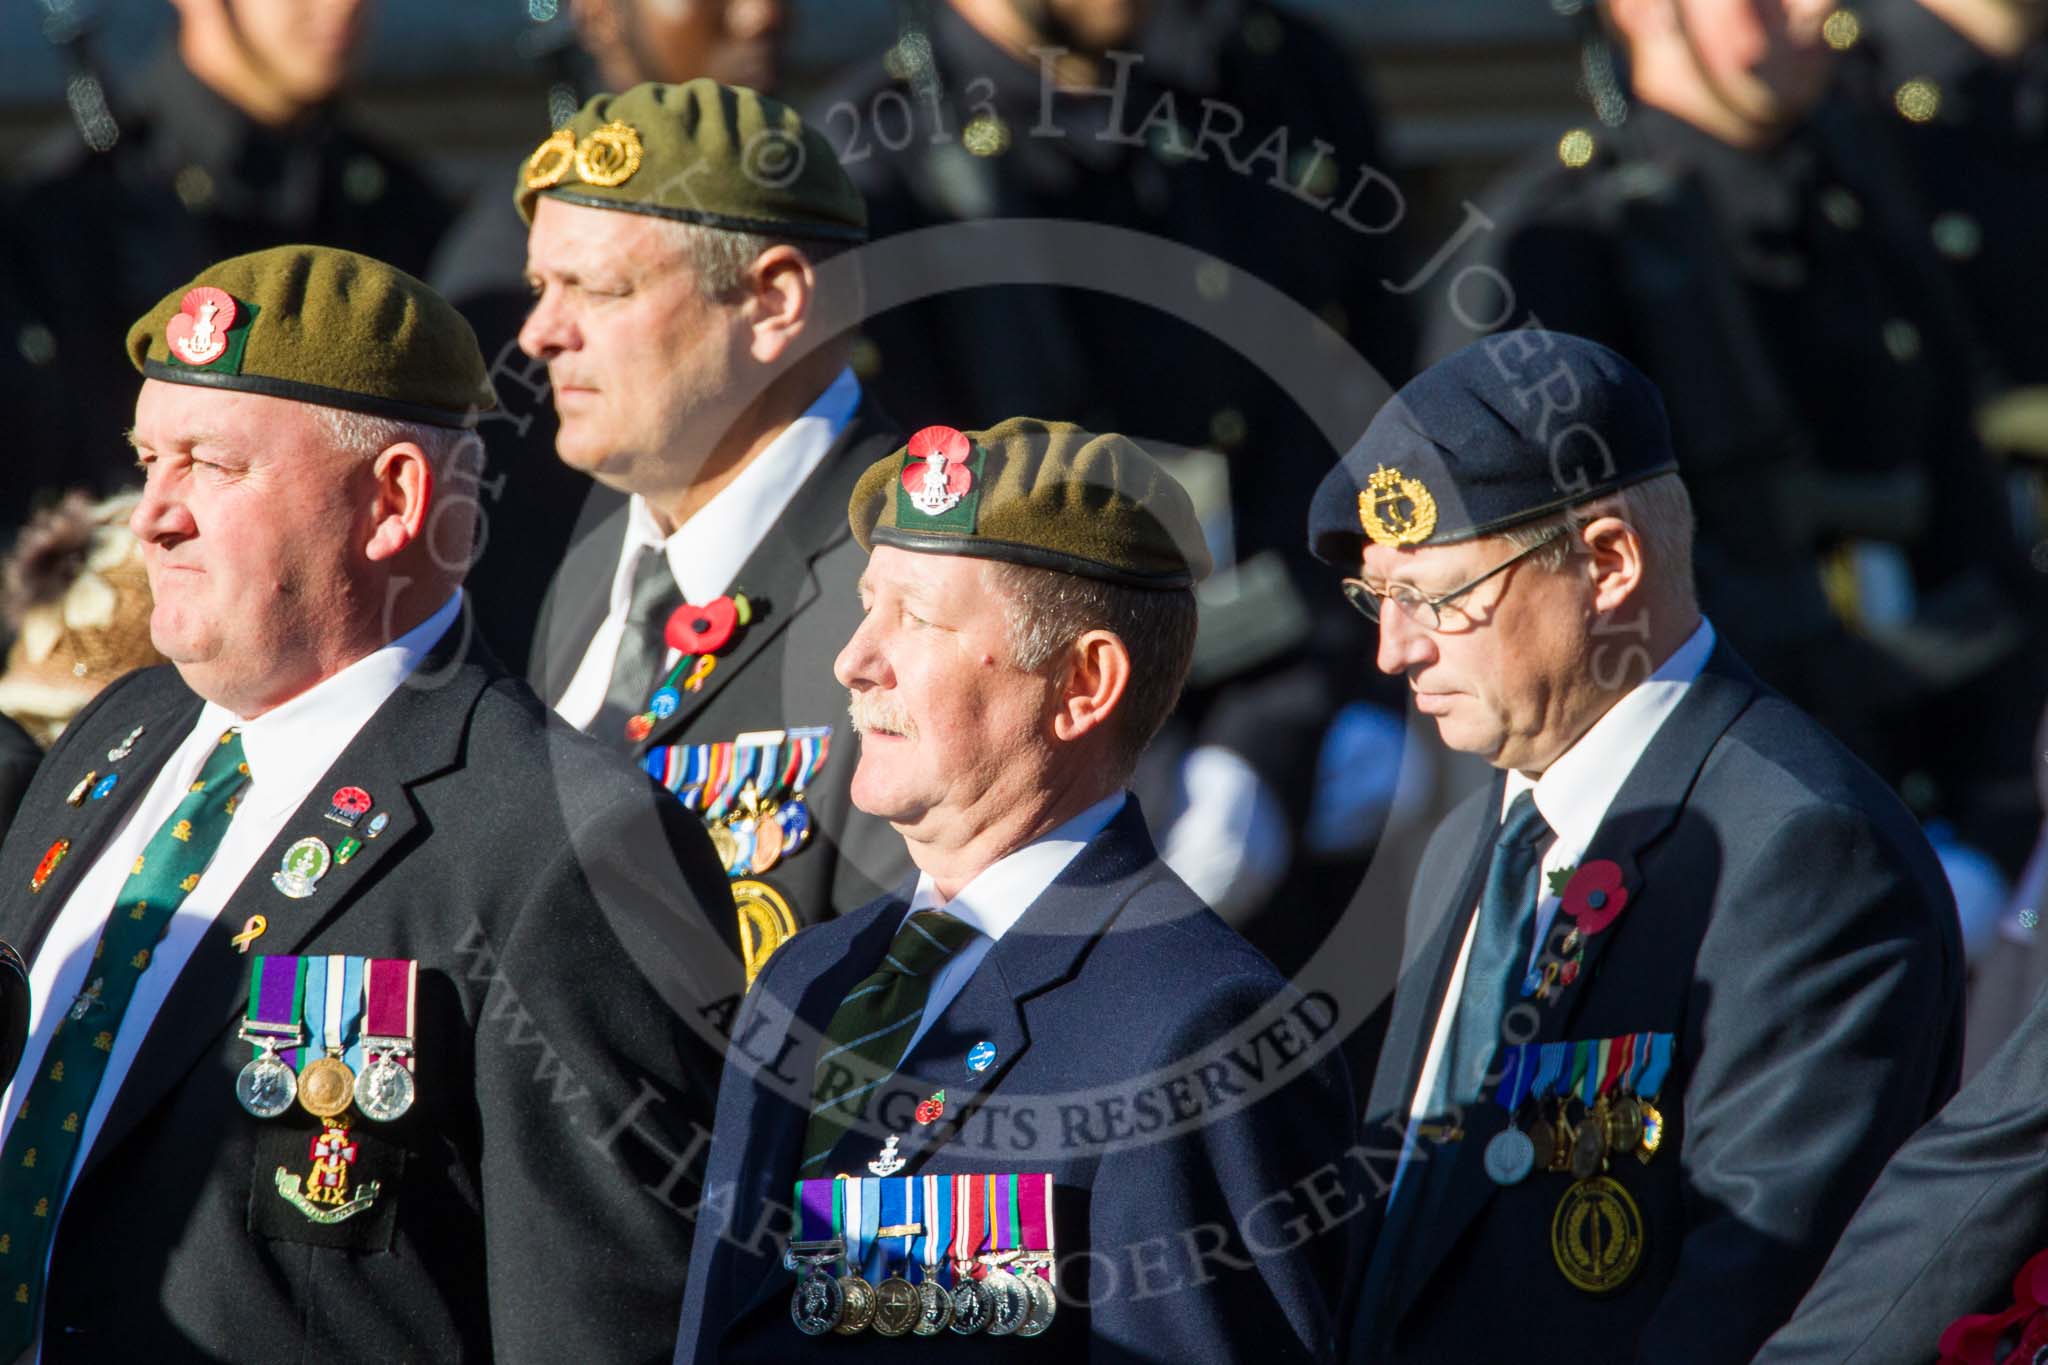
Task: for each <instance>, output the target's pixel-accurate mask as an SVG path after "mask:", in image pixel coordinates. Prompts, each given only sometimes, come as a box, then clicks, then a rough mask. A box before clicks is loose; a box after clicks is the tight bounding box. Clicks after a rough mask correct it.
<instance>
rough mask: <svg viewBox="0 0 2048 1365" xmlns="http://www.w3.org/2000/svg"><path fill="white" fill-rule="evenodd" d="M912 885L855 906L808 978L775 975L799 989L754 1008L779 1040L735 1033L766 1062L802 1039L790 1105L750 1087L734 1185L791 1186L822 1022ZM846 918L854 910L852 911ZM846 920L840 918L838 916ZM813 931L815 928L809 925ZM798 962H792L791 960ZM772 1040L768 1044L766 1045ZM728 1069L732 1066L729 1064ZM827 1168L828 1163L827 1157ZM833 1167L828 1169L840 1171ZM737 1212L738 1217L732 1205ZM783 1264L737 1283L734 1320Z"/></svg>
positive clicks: (759, 1086)
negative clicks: (777, 1030) (797, 1088)
mask: <svg viewBox="0 0 2048 1365" xmlns="http://www.w3.org/2000/svg"><path fill="white" fill-rule="evenodd" d="M916 885H917V883H916V882H915V881H914V880H913V881H911V882H909V883H907V884H906V885H905V886H903V887H902V888H900V889H899V891H898V893H897V894H896V895H893V896H891V897H889V898H888V899H887V900H885V901H882V902H879V903H878V904H877V905H876V906H874V907H873V908H871V909H868V910H861V911H857V912H856V916H857V915H867V916H869V919H868V921H867V922H866V923H865V924H860V925H856V926H853V933H852V937H851V938H850V939H848V940H847V943H846V947H845V949H844V951H843V952H841V953H840V954H839V955H838V956H837V957H834V958H831V959H829V960H828V961H827V962H826V963H825V964H824V965H823V967H822V969H821V970H819V971H817V972H816V974H815V975H812V976H811V977H810V978H809V979H808V980H805V979H804V978H803V974H802V973H801V972H795V971H784V972H782V973H779V974H778V975H780V976H784V977H788V978H789V979H790V980H791V981H792V982H793V983H794V984H795V985H796V995H795V998H794V999H791V1000H780V1001H778V1004H779V1008H772V1009H771V1008H767V1007H765V1002H764V1008H762V1009H759V1010H757V1011H756V1013H757V1016H760V1017H766V1018H770V1019H772V1018H774V1017H777V1016H779V1017H780V1018H781V1019H782V1020H783V1021H784V1024H785V1027H784V1029H783V1031H782V1037H781V1038H780V1039H775V1040H768V1039H758V1038H753V1037H739V1038H735V1039H734V1040H733V1046H734V1047H735V1048H737V1049H741V1050H743V1051H744V1052H745V1054H746V1055H747V1056H748V1057H749V1058H751V1059H754V1060H756V1061H758V1062H760V1063H762V1064H763V1065H767V1064H770V1063H771V1062H772V1061H773V1059H774V1058H775V1057H777V1056H778V1055H779V1054H780V1051H781V1047H782V1046H783V1044H784V1042H785V1041H786V1039H787V1038H788V1036H789V1035H790V1034H791V1033H795V1034H798V1035H799V1036H801V1037H802V1039H803V1042H802V1043H801V1044H800V1045H799V1046H797V1047H795V1048H792V1049H791V1050H790V1053H789V1061H788V1067H789V1069H788V1071H787V1072H786V1073H785V1074H786V1075H789V1076H794V1077H796V1078H797V1079H798V1080H799V1081H801V1082H802V1084H803V1087H804V1089H803V1094H802V1095H801V1096H799V1097H798V1098H797V1100H796V1102H794V1103H792V1102H790V1100H789V1099H787V1098H786V1097H785V1096H783V1095H781V1094H778V1093H775V1088H774V1083H773V1082H771V1081H758V1082H756V1085H755V1091H754V1095H755V1107H754V1113H755V1115H756V1117H757V1119H758V1120H759V1121H757V1122H755V1123H753V1124H751V1125H749V1127H748V1129H747V1130H746V1131H748V1132H749V1133H750V1135H751V1137H750V1141H749V1147H750V1150H749V1151H748V1152H747V1154H746V1156H745V1158H744V1160H745V1163H746V1165H747V1166H748V1167H750V1168H751V1169H752V1170H754V1171H756V1172H758V1173H759V1178H758V1179H753V1180H749V1179H746V1178H744V1177H743V1178H741V1179H740V1180H738V1181H736V1182H735V1186H734V1187H735V1189H737V1190H741V1191H746V1190H758V1191H760V1193H762V1194H763V1195H764V1196H765V1197H768V1198H772V1199H780V1198H782V1197H783V1196H784V1195H786V1194H787V1193H788V1191H789V1189H790V1182H791V1181H792V1179H793V1178H794V1177H793V1175H792V1172H794V1171H795V1170H796V1166H797V1162H798V1161H800V1160H801V1159H802V1155H803V1154H802V1147H803V1140H804V1130H805V1128H806V1127H807V1126H808V1125H809V1123H810V1104H809V1095H810V1087H811V1083H812V1078H813V1077H814V1076H815V1075H816V1074H817V1070H818V1053H819V1052H820V1051H821V1050H822V1047H823V1042H824V1036H825V1029H826V1026H827V1025H829V1024H830V1023H831V1022H832V1015H833V1012H834V1011H836V1010H837V1009H838V1008H839V1002H840V1001H842V1000H844V999H845V998H846V996H847V993H848V992H850V991H851V990H852V989H853V988H854V986H855V985H856V984H858V983H859V981H860V980H861V978H862V977H864V976H866V975H868V974H869V973H870V972H872V971H874V970H875V967H876V965H877V964H879V963H880V962H881V960H882V955H883V954H884V953H886V952H888V951H889V940H890V939H892V938H894V937H895V936H896V928H897V926H898V925H899V924H900V923H901V922H902V919H903V911H904V910H905V908H907V907H908V906H909V904H910V897H911V893H912V891H913V890H914V889H915V887H916ZM848 918H849V919H852V918H855V916H849V917H848ZM842 922H844V921H842ZM810 932H811V933H814V934H815V933H817V931H816V930H812V931H810ZM803 937H804V936H803V935H799V936H798V937H797V938H796V939H794V940H792V941H791V942H790V943H788V944H786V945H784V946H783V947H782V948H780V949H778V950H777V951H778V952H779V953H788V952H790V951H791V950H792V949H794V948H796V947H797V946H798V945H800V944H802V943H803ZM795 965H796V964H795V963H794V962H792V963H791V964H790V966H792V967H794V966H795ZM771 1042H773V1044H774V1045H773V1046H770V1043H771ZM727 1069H728V1071H730V1069H731V1063H730V1062H728V1064H727ZM764 1134H765V1135H766V1140H765V1142H762V1143H761V1145H760V1146H759V1147H758V1148H754V1146H753V1144H754V1142H755V1141H759V1140H760V1139H761V1138H762V1137H763V1135H764ZM826 1164H827V1165H828V1166H831V1162H830V1161H829V1160H828V1161H827V1162H826ZM838 1169H839V1168H838V1167H832V1170H833V1171H837V1170H838ZM734 1217H735V1218H736V1219H737V1218H739V1217H741V1214H740V1211H738V1210H735V1211H734ZM781 1270H782V1266H781V1263H780V1262H779V1261H775V1260H773V1259H772V1258H771V1259H769V1260H767V1261H766V1263H765V1264H763V1265H762V1266H761V1268H760V1278H759V1279H758V1281H756V1282H754V1283H752V1284H748V1283H746V1282H745V1281H744V1280H741V1281H740V1282H739V1283H738V1284H737V1285H735V1288H737V1289H741V1290H743V1291H745V1298H746V1301H747V1308H746V1309H745V1310H744V1311H743V1312H741V1313H736V1314H734V1315H733V1317H732V1319H731V1320H732V1321H734V1322H737V1321H738V1320H739V1319H740V1318H741V1317H744V1316H745V1315H746V1313H749V1312H752V1311H753V1310H754V1308H756V1307H758V1306H759V1305H760V1304H761V1303H762V1302H764V1301H765V1300H767V1299H768V1298H769V1297H770V1296H771V1295H773V1294H774V1292H775V1291H776V1290H777V1289H778V1288H780V1287H781V1286H782V1279H781Z"/></svg>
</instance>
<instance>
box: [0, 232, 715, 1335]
mask: <svg viewBox="0 0 2048 1365" xmlns="http://www.w3.org/2000/svg"><path fill="white" fill-rule="evenodd" d="M128 354H129V357H130V359H131V360H132V361H133V363H134V365H135V368H136V369H137V370H139V371H140V372H141V373H142V375H143V384H142V390H141V394H140V396H139V398H138V399H137V402H136V407H135V424H134V428H133V430H132V433H131V439H132V441H133V444H134V448H135V452H136V457H137V460H138V462H139V463H140V466H141V469H142V473H143V479H144V491H143V496H142V500H141V502H140V504H139V505H138V507H137V509H136V511H135V513H134V516H133V521H132V525H133V527H134V530H135V533H136V535H137V537H138V538H140V539H141V540H142V542H143V545H144V560H145V565H146V568H147V570H148V573H149V579H150V586H151V588H152V590H153V594H154V600H155V607H154V613H153V615H152V618H151V622H150V632H151V637H152V639H153V640H154V642H155V644H156V646H157V648H158V649H159V650H161V651H162V652H163V653H164V654H165V655H166V656H168V657H169V658H170V660H171V661H172V666H169V667H160V668H151V669H145V670H143V671H140V672H137V673H132V674H129V675H128V676H127V677H125V678H123V679H121V680H119V681H117V682H115V683H113V684H112V685H110V686H109V687H107V688H106V689H105V690H104V691H103V692H101V693H100V695H99V696H98V698H97V699H95V700H94V702H93V703H92V704H91V705H90V706H88V707H87V708H86V710H85V711H84V712H82V713H81V714H80V715H79V717H78V718H77V719H76V720H75V721H74V722H73V723H72V725H71V726H70V728H69V729H67V730H66V732H65V734H64V736H63V738H62V739H61V740H60V741H59V743H58V744H57V746H56V747H55V748H54V749H53V750H52V751H51V753H50V755H49V757H48V759H47V760H46V761H45V763H44V765H43V768H42V770H41V773H40V775H39V777H38V780H37V782H36V784H35V785H34V786H33V787H32V788H31V789H30V790H29V792H28V795H27V797H26V800H25V802H24V804H23V809H22V813H21V815H20V817H19V818H18V820H17V821H16V823H15V824H14V826H13V827H12V828H11V829H10V830H9V832H8V836H7V841H6V843H5V845H4V846H0V939H5V940H6V941H8V942H11V943H15V944H18V945H19V946H20V947H21V948H22V950H23V951H24V953H25V954H26V955H27V956H28V959H29V962H30V978H31V984H32V986H33V999H34V1012H33V1014H32V1016H31V1019H30V1028H29V1036H28V1044H27V1048H26V1051H25V1053H24V1058H23V1066H22V1068H21V1070H20V1072H19V1074H18V1075H17V1077H16V1079H15V1083H14V1085H13V1086H12V1088H11V1089H10V1090H9V1091H8V1092H7V1095H6V1099H5V1103H4V1108H0V1123H4V1129H0V1170H4V1171H5V1176H4V1179H0V1360H14V1359H16V1358H17V1357H23V1358H33V1357H36V1356H37V1355H38V1353H39V1358H40V1359H41V1360H43V1361H45V1362H56V1361H72V1360H75V1361H108V1360H147V1359H163V1358H166V1357H167V1356H169V1357H176V1358H186V1357H191V1358H205V1359H209V1360H246V1361H275V1360H306V1359H322V1360H328V1359H332V1360H397V1359H423V1358H431V1359H444V1360H452V1359H482V1358H493V1359H498V1360H533V1361H540V1360H548V1361H557V1360H577V1361H589V1360H596V1361H614V1360H617V1361H624V1360H644V1359H647V1358H649V1357H650V1356H652V1355H656V1354H659V1353H661V1352H663V1351H665V1350H666V1345H667V1342H668V1340H669V1339H670V1335H671V1333H672V1331H673V1326H674V1314H675V1311H676V1305H677V1302H678V1294H679V1291H678V1285H677V1283H676V1273H675V1268H676V1266H677V1265H679V1264H680V1263H681V1258H682V1255H683V1252H684V1248H685V1245H686V1229H687V1228H688V1227H689V1221H688V1217H687V1216H686V1210H687V1209H688V1208H689V1206H690V1205H691V1204H692V1203H693V1202H694V1187H695V1183H696V1181H695V1169H694V1167H695V1164H696V1163H695V1157H694V1153H696V1152H697V1151H698V1150H699V1148H700V1147H701V1145H702V1144H703V1142H704V1141H706V1140H707V1139H706V1135H705V1133H704V1131H703V1126H702V1125H703V1123H704V1121H705V1119H706V1118H707V1117H708V1115H707V1113H706V1111H705V1106H704V1099H705V1098H708V1096H709V1093H710V1091H709V1087H710V1085H711V1084H712V1081H713V1077H714V1076H715V1075H716V1068H717V1064H718V1063H717V1057H716V1052H715V1049H713V1048H712V1047H710V1046H709V1045H707V1044H700V1043H698V1042H697V1041H696V1040H694V1039H693V1038H691V1037H690V1036H689V1034H688V1033H687V1031H685V1030H683V1029H681V1028H680V1027H679V1026H678V1025H677V1023H676V1012H677V1011H691V998H692V993H693V992H694V991H696V990H697V988H698V987H699V986H700V985H701V986H702V987H703V989H704V990H705V991H706V992H707V993H709V992H714V991H717V990H720V989H723V988H724V984H723V982H721V981H719V980H718V979H717V976H718V968H719V967H720V966H721V965H723V966H724V967H725V968H727V969H729V970H731V974H732V975H733V976H735V977H736V976H737V971H736V969H734V958H733V954H732V952H731V951H730V948H729V945H726V944H724V943H721V941H720V940H719V937H718V929H717V927H716V926H717V925H722V924H723V922H724V920H725V915H724V914H721V915H719V916H718V917H717V918H716V919H715V920H714V919H713V918H711V917H708V916H707V914H706V909H707V907H709V906H712V905H713V904H716V903H722V902H724V901H725V899H726V893H725V888H724V884H723V883H724V879H723V877H722V875H721V874H720V871H719V869H718V866H717V864H716V862H715V861H714V859H713V855H712V852H711V850H710V848H709V846H708V844H707V842H706V840H705V838H704V835H703V832H702V830H701V829H700V828H699V827H698V826H697V824H696V822H695V821H694V820H693V819H691V818H690V817H689V815H688V813H687V812H685V811H683V810H682V809H681V808H680V807H678V806H677V805H676V804H675V803H674V802H673V801H671V800H669V799H668V798H667V796H666V795H665V794H664V793H662V792H661V791H659V790H658V789H657V788H655V787H654V786H653V784H651V783H649V782H648V781H647V780H646V779H645V778H641V777H635V776H634V775H633V774H630V773H627V772H625V771H623V770H621V769H620V768H619V767H618V765H617V764H616V763H615V762H614V761H613V760H612V758H611V757H610V756H609V755H608V754H606V753H605V752H604V751H603V750H602V749H601V748H600V747H599V746H597V745H594V744H592V743H590V742H589V741H588V740H586V739H584V738H583V737H582V736H580V735H577V734H575V733H574V732H573V731H571V730H570V729H569V727H567V726H565V725H563V724H561V723H560V722H559V721H558V720H556V719H554V718H552V717H550V716H549V715H548V713H547V711H546V709H545V708H544V707H543V706H542V704H541V703H540V701H539V699H538V698H536V697H535V696H534V695H533V694H532V693H531V692H530V691H529V690H527V688H526V687H525V686H524V685H523V684H521V683H520V682H518V681H517V680H515V679H514V678H512V677H509V676H508V675H507V674H506V673H505V671H504V670H503V669H502V668H501V667H500V666H499V665H498V664H497V663H496V661H495V660H494V659H493V658H492V657H491V655H490V653H489V652H488V650H487V649H485V648H484V647H483V646H482V645H481V644H480V643H478V642H477V641H475V640H474V639H473V638H472V636H471V633H470V631H469V630H468V629H467V618H466V614H465V612H464V598H463V591H462V588H461V581H462V575H463V570H464V568H465V567H466V565H467V563H468V550H469V546H470V541H471V537H472V535H473V534H474V529H475V479H476V472H477V465H478V463H479V460H480V454H481V452H480V450H479V447H478V440H477V437H476V435H475V433H474V431H473V430H472V429H471V428H472V426H473V424H474V422H475V420H476V418H477V415H478V414H479V413H480V412H481V411H483V410H486V409H488V408H489V407H490V406H491V404H492V403H493V401H494V399H493V397H492V393H491V389H490V385H489V384H488V382H487V381H486V378H485V371H484V365H483V358H482V356H481V355H480V354H479V353H478V351H477V347H476V343H475V340H474V337H473V336H472V334H471V332H470V330H469V327H468V325H467V324H466V323H464V322H463V321H462V319H461V318H460V316H459V315H458V314H456V313H455V312H454V310H453V309H452V308H450V307H449V305H448V304H447V303H446V302H444V301H443V300H442V299H441V298H440V297H439V296H438V295H436V294H434V293H433V292H432V291H430V290H428V289H427V288H426V286H424V285H422V284H420V283H419V282H418V281H417V280H415V279H413V278H412V277H411V276H408V275H405V274H403V273H401V272H399V271H397V270H395V269H393V268H392V267H390V266H387V265H385V264H383V263H381V262H378V261H375V260H372V259H370V258H368V257H364V256H357V255H353V254H351V253H348V252H344V251H339V250H334V249H330V248H323V247H284V248H278V249H274V250H271V251H265V252H259V253H256V254H254V255H250V256H242V257H237V258H234V259H232V260H228V261H223V262H221V263H219V264H218V265H215V266H212V267H210V268H208V269H207V270H204V271H202V272H201V273H200V274H199V276H198V277H197V278H196V279H194V280H192V281H191V282H190V283H189V284H187V285H185V286H182V287H180V288H179V289H177V290H175V291H173V292H172V293H171V294H169V295H168V296H166V297H165V298H164V300H163V301H162V302H161V303H160V304H158V305H157V306H156V307H155V308H154V309H152V310H151V311H150V312H149V313H148V314H146V315H145V316H144V317H143V318H142V319H141V320H140V321H138V322H137V323H136V324H135V325H134V327H133V328H132V330H131V331H130V332H129V335H128ZM692 1013H693V1012H692ZM110 1303H118V1304H119V1305H120V1311H119V1312H117V1313H111V1312H109V1311H108V1306H109V1304H110ZM563 1303H573V1304H576V1305H578V1311H575V1312H569V1313H564V1312H562V1311H560V1310H559V1307H558V1306H559V1305H560V1304H563Z"/></svg>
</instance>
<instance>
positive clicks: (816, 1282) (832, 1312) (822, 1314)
mask: <svg viewBox="0 0 2048 1365" xmlns="http://www.w3.org/2000/svg"><path fill="white" fill-rule="evenodd" d="M845 1311H846V1291H845V1290H843V1289H841V1288H840V1287H839V1280H838V1279H837V1277H835V1276H834V1275H833V1274H832V1272H831V1271H829V1270H827V1269H825V1267H824V1266H823V1265H817V1264H814V1265H812V1266H811V1268H810V1270H809V1271H808V1272H807V1273H806V1274H805V1275H804V1277H803V1278H802V1279H801V1280H798V1281H797V1283H796V1289H795V1290H794V1291H792V1292H791V1294H790V1296H789V1320H790V1321H791V1322H793V1323H795V1324H796V1330H797V1331H799V1332H802V1333H803V1334H804V1335H805V1336H807V1337H822V1336H824V1335H825V1334H826V1333H827V1332H829V1331H831V1330H832V1329H833V1328H835V1327H837V1326H838V1325H839V1318H840V1315H841V1314H842V1313H844V1312H845Z"/></svg>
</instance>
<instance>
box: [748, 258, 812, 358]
mask: <svg viewBox="0 0 2048 1365" xmlns="http://www.w3.org/2000/svg"><path fill="white" fill-rule="evenodd" d="M742 287H743V288H744V289H745V290H746V292H747V299H746V317H747V325H748V326H749V327H750V328H751V329H752V333H753V335H752V339H751V341H750V342H749V345H748V351H749V352H750V353H751V354H752V355H753V357H754V359H756V360H758V361H760V362H761V363H762V364H764V365H772V364H774V363H775V362H776V361H778V360H780V359H782V358H783V357H785V356H786V355H789V354H790V353H791V348H792V347H793V346H794V344H795V343H796V340H797V338H798V337H799V336H801V335H802V334H803V330H804V328H805V327H806V326H808V325H809V324H810V320H811V308H812V305H813V304H814V303H815V302H816V298H817V287H818V282H817V277H816V276H815V275H814V274H813V273H812V271H811V263H810V261H809V260H807V259H806V258H805V257H804V254H803V253H802V252H801V251H798V250H797V249H796V248H795V247H793V246H787V245H777V246H771V247H769V248H768V249H767V250H766V251H764V252H762V253H761V254H760V255H759V256H756V257H755V258H754V263H753V264H752V265H751V266H749V267H747V276H746V280H745V283H744V284H743V286H742Z"/></svg>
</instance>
